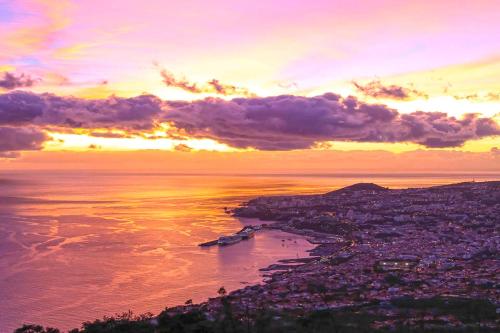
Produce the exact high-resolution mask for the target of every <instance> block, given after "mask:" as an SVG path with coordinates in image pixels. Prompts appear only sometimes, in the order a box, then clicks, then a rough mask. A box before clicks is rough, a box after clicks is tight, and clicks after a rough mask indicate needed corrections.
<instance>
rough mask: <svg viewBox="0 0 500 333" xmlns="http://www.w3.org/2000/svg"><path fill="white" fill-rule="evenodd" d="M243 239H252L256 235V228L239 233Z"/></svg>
mask: <svg viewBox="0 0 500 333" xmlns="http://www.w3.org/2000/svg"><path fill="white" fill-rule="evenodd" d="M239 235H240V236H241V238H242V239H250V238H252V237H254V236H255V230H253V229H251V228H248V229H245V230H243V231H242V232H240V233H239Z"/></svg>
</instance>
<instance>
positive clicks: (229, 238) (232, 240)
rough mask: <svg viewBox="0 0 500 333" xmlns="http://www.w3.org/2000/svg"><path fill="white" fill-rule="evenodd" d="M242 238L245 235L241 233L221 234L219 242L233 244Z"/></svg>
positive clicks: (220, 243)
mask: <svg viewBox="0 0 500 333" xmlns="http://www.w3.org/2000/svg"><path fill="white" fill-rule="evenodd" d="M242 238H243V237H242V236H240V235H231V236H221V237H219V240H218V241H217V243H218V244H219V245H231V244H235V243H238V242H239V241H241V240H242Z"/></svg>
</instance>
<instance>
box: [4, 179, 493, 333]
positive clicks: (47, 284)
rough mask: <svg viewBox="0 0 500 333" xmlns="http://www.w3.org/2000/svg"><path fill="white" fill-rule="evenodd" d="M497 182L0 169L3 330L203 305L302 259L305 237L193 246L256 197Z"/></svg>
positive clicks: (233, 221)
mask: <svg viewBox="0 0 500 333" xmlns="http://www.w3.org/2000/svg"><path fill="white" fill-rule="evenodd" d="M499 178H500V175H498V174H483V175H477V174H476V175H472V174H447V175H443V174H392V175H380V174H379V175H377V174H372V175H370V174H363V175H361V174H344V175H339V174H332V175H329V174H323V175H187V174H184V175H183V174H131V173H109V172H103V173H99V172H92V173H84V172H69V171H52V172H48V171H44V172H35V171H30V172H27V171H23V172H1V171H0V332H10V331H12V330H13V329H15V328H17V327H19V326H21V325H22V324H23V323H39V324H42V325H48V326H55V327H59V328H62V329H70V328H75V327H79V326H80V324H81V323H82V322H83V321H89V320H94V319H96V318H102V317H103V316H109V315H113V314H116V313H122V312H126V311H128V310H132V311H133V312H134V313H137V314H140V313H145V312H152V313H155V314H157V313H159V312H160V311H162V310H163V309H164V308H165V307H166V306H173V305H178V304H183V303H184V302H185V301H186V300H188V299H192V300H193V301H194V302H200V301H203V300H206V299H207V298H208V297H214V296H216V295H217V290H218V289H219V288H220V287H221V286H223V287H225V288H226V290H228V291H230V290H235V289H238V288H242V287H244V286H246V285H249V284H255V283H261V282H262V280H263V276H262V273H261V272H259V268H263V267H266V266H268V265H270V264H272V263H275V262H277V260H279V259H285V258H296V257H305V256H307V255H308V254H307V250H310V249H312V248H313V245H311V244H309V242H307V240H305V239H304V238H302V237H299V236H295V235H291V234H286V233H283V232H279V231H260V232H258V233H257V234H256V237H255V238H253V239H251V240H248V241H243V242H240V243H238V244H235V245H231V246H227V247H223V248H218V247H211V248H200V247H199V246H197V244H199V243H201V242H205V241H209V240H213V239H216V238H217V237H219V236H220V235H223V234H230V233H233V232H235V231H238V230H239V229H241V228H242V226H244V225H246V224H253V223H258V221H252V220H239V219H237V218H234V217H232V216H230V215H228V214H226V213H225V212H224V208H225V207H229V208H231V207H235V206H237V205H239V204H241V203H242V202H244V201H246V200H249V199H251V198H254V197H257V196H261V195H277V194H308V193H322V192H327V191H331V190H334V189H338V188H340V187H343V186H347V185H351V184H353V183H356V182H374V183H377V184H379V185H383V186H388V187H391V188H403V187H420V186H431V185H439V184H447V183H453V182H461V181H471V180H476V181H482V180H498V179H499Z"/></svg>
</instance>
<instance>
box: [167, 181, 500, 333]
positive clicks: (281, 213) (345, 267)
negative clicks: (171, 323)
mask: <svg viewBox="0 0 500 333" xmlns="http://www.w3.org/2000/svg"><path fill="white" fill-rule="evenodd" d="M232 213H233V214H234V215H235V216H240V217H253V218H260V219H263V220H269V223H267V224H265V228H276V229H281V230H284V231H287V232H291V233H298V234H302V235H304V236H306V237H309V238H310V240H311V242H313V243H315V244H318V246H317V247H316V248H315V249H313V250H312V251H311V257H310V258H304V259H303V260H302V261H301V260H300V259H298V260H290V263H291V264H289V265H272V266H271V267H269V269H267V271H269V274H268V275H267V277H266V280H265V283H264V284H261V285H255V286H247V287H245V288H243V289H240V290H237V291H234V292H232V293H230V294H229V295H228V296H227V297H226V298H227V299H228V300H229V302H230V304H231V306H232V308H233V311H235V313H248V312H250V313H251V312H252V311H258V310H259V309H262V308H266V309H267V310H274V311H277V313H279V312H280V311H281V312H286V313H295V314H297V315H300V314H304V313H308V312H310V311H316V310H324V309H340V310H341V309H352V308H356V309H357V310H356V311H357V312H360V311H361V312H364V313H366V314H369V315H370V316H372V318H375V319H376V320H373V321H372V322H370V327H372V328H373V329H377V328H393V327H396V326H397V325H401V324H405V325H410V326H414V325H416V324H417V323H418V325H421V326H419V327H434V326H436V325H437V327H448V328H449V327H467V325H470V323H471V322H473V323H475V325H479V326H480V327H483V328H484V327H489V328H498V327H499V324H500V321H499V318H500V316H499V314H500V293H499V290H500V289H499V288H500V251H499V250H500V234H499V230H500V223H499V222H500V182H482V183H475V182H469V183H460V184H453V185H446V186H437V187H430V188H416V189H387V188H384V187H381V186H378V185H375V184H369V183H366V184H365V183H361V184H355V185H352V186H349V187H347V188H344V189H340V190H337V191H333V192H330V193H326V194H321V195H300V196H274V197H272V196H271V197H259V198H256V199H253V200H251V201H249V202H247V203H245V204H244V205H242V206H241V207H238V208H236V209H234V210H233V211H232ZM429 300H431V301H429ZM471 302H472V303H471ZM471 304H472V305H471ZM221 306H222V305H221V302H220V300H219V298H214V299H210V300H209V301H208V302H206V303H202V304H200V305H187V306H185V307H180V308H175V309H171V310H170V312H171V313H173V312H177V311H187V310H192V309H193V308H196V309H200V310H201V311H203V312H204V313H207V314H214V315H215V314H216V313H218V312H219V311H221ZM443 307H444V308H447V309H448V310H450V309H451V308H458V309H461V310H460V311H458V312H457V311H451V310H450V311H444V310H443ZM478 311H480V312H481V313H480V314H479V315H476V314H475V313H476V312H478ZM426 325H427V326H426ZM433 325H434V326H433Z"/></svg>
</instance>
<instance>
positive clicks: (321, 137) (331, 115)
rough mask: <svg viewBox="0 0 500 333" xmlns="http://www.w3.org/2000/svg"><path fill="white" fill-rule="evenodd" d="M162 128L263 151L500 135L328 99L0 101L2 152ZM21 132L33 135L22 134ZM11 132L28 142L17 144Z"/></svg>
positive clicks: (8, 97) (434, 115)
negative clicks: (50, 136) (57, 137)
mask: <svg viewBox="0 0 500 333" xmlns="http://www.w3.org/2000/svg"><path fill="white" fill-rule="evenodd" d="M165 122H168V123H170V124H171V126H172V127H173V128H174V129H176V130H177V131H178V133H183V135H186V136H189V137H195V138H211V139H214V140H217V141H218V142H221V143H226V144H228V145H230V146H233V147H238V148H248V147H252V148H256V149H260V150H291V149H305V148H309V147H311V146H313V145H315V144H316V143H318V142H325V141H353V142H412V143H417V144H420V145H423V146H426V147H433V148H441V147H456V146H460V145H462V144H464V143H465V142H466V141H468V140H474V139H479V138H482V137H486V136H497V135H500V128H499V126H498V124H497V123H496V122H495V121H494V120H493V119H490V118H481V117H479V116H478V115H476V114H467V115H465V116H464V117H462V118H460V119H458V118H455V117H450V116H448V115H447V114H445V113H441V112H421V111H417V112H413V113H409V114H402V113H399V112H398V111H396V110H394V109H391V108H389V107H387V106H385V105H381V104H368V103H364V102H361V101H359V100H357V99H356V98H354V97H347V98H343V97H341V96H340V95H336V94H333V93H327V94H324V95H321V96H315V97H302V96H293V95H282V96H272V97H254V98H235V99H232V100H223V99H219V98H207V99H204V100H198V101H162V100H160V99H159V98H157V97H155V96H151V95H141V96H137V97H133V98H119V97H110V98H107V99H97V100H87V99H80V98H74V97H59V96H55V95H52V94H40V95H38V94H34V93H28V92H20V91H14V92H10V93H6V94H3V95H0V126H1V128H4V130H3V132H0V142H2V145H0V147H1V148H0V151H3V152H6V151H18V150H29V149H39V148H40V147H41V143H43V141H44V140H46V139H47V137H46V136H43V133H42V132H41V131H42V130H44V129H47V128H50V129H52V130H57V129H59V130H61V131H63V130H64V131H72V130H73V129H75V128H84V129H88V130H89V133H97V134H94V135H95V136H99V135H100V134H99V133H100V132H94V131H93V130H95V129H102V128H107V129H109V130H119V131H121V132H125V133H130V134H138V135H139V134H141V133H145V132H148V131H152V130H154V129H157V128H158V125H159V124H160V123H165ZM26 126H31V128H32V129H31V130H24V131H25V132H24V133H22V131H23V128H25V127H26ZM5 128H8V129H5ZM13 131H17V132H18V133H19V135H20V137H21V136H25V137H26V138H27V139H26V140H27V141H21V140H20V141H19V142H17V141H14V137H13V135H12V133H13ZM26 131H27V132H26ZM30 131H31V132H30ZM110 133H111V132H110ZM35 134H36V135H35ZM30 135H31V136H30ZM37 135H38V136H37ZM101 136H105V135H101ZM113 136H114V135H113ZM30 137H31V138H32V139H31V140H29V138H30Z"/></svg>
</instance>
